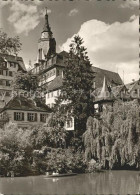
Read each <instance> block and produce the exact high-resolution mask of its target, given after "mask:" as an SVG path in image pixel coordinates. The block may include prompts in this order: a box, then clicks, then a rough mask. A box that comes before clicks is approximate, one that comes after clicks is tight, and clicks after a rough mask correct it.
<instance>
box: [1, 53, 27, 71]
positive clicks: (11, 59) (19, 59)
mask: <svg viewBox="0 0 140 195" xmlns="http://www.w3.org/2000/svg"><path fill="white" fill-rule="evenodd" d="M0 58H1V60H2V59H3V61H5V60H6V61H8V62H13V63H18V64H19V67H20V68H21V69H22V70H23V71H26V67H25V64H24V61H23V58H22V57H18V56H13V55H8V54H1V53H0Z"/></svg>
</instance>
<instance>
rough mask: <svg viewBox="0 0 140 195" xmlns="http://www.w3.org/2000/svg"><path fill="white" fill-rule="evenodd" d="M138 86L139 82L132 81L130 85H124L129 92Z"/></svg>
mask: <svg viewBox="0 0 140 195" xmlns="http://www.w3.org/2000/svg"><path fill="white" fill-rule="evenodd" d="M137 84H140V80H137V81H133V82H131V83H128V84H126V88H127V89H128V91H129V92H131V91H132V90H133V88H134V87H135V86H136V85H137Z"/></svg>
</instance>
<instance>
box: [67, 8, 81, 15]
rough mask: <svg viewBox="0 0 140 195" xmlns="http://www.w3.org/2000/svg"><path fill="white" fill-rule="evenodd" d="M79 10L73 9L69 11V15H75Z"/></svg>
mask: <svg viewBox="0 0 140 195" xmlns="http://www.w3.org/2000/svg"><path fill="white" fill-rule="evenodd" d="M78 12H79V11H78V9H75V8H74V9H72V10H71V11H70V12H69V14H68V15H69V16H75V15H76V14H77V13H78Z"/></svg>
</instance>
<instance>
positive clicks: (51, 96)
mask: <svg viewBox="0 0 140 195" xmlns="http://www.w3.org/2000/svg"><path fill="white" fill-rule="evenodd" d="M60 93H61V90H60V89H59V90H55V91H52V92H49V93H47V94H46V105H47V106H49V107H50V108H52V107H53V106H52V105H53V104H55V100H56V98H57V97H58V96H59V95H60Z"/></svg>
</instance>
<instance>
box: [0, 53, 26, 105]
mask: <svg viewBox="0 0 140 195" xmlns="http://www.w3.org/2000/svg"><path fill="white" fill-rule="evenodd" d="M18 71H23V72H26V68H25V64H24V62H23V59H22V58H21V57H16V56H13V55H7V54H0V108H3V107H4V106H5V105H6V104H7V103H8V102H9V101H10V99H11V96H12V81H13V80H14V77H15V76H16V74H17V72H18Z"/></svg>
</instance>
